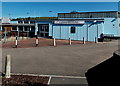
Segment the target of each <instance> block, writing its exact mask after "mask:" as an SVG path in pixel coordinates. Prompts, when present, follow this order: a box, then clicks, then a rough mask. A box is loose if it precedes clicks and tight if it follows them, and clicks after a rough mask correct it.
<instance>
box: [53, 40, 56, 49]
mask: <svg viewBox="0 0 120 86" xmlns="http://www.w3.org/2000/svg"><path fill="white" fill-rule="evenodd" d="M53 46H54V47H55V46H56V41H55V38H53Z"/></svg>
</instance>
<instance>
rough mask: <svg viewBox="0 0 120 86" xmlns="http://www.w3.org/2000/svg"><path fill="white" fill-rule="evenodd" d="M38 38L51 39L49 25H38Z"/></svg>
mask: <svg viewBox="0 0 120 86" xmlns="http://www.w3.org/2000/svg"><path fill="white" fill-rule="evenodd" d="M38 36H39V37H45V38H48V37H49V24H38Z"/></svg>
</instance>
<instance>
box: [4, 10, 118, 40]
mask: <svg viewBox="0 0 120 86" xmlns="http://www.w3.org/2000/svg"><path fill="white" fill-rule="evenodd" d="M6 26H9V27H11V33H16V35H18V36H21V34H23V33H24V35H25V34H26V35H25V36H28V34H29V36H31V35H32V36H36V35H37V36H38V37H46V38H56V39H69V38H71V40H83V37H84V39H85V40H86V41H95V38H98V39H100V38H101V37H102V36H108V37H109V36H112V37H120V33H119V32H120V12H119V11H101V12H70V13H58V19H57V20H17V21H11V22H10V23H8V24H6V23H3V24H2V28H3V30H4V27H6Z"/></svg>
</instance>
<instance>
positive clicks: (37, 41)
mask: <svg viewBox="0 0 120 86" xmlns="http://www.w3.org/2000/svg"><path fill="white" fill-rule="evenodd" d="M38 43H39V40H38V37H36V46H38Z"/></svg>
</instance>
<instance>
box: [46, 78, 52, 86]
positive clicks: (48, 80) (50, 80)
mask: <svg viewBox="0 0 120 86" xmlns="http://www.w3.org/2000/svg"><path fill="white" fill-rule="evenodd" d="M51 78H52V77H51V76H50V77H49V80H48V83H47V85H50V81H51Z"/></svg>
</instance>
